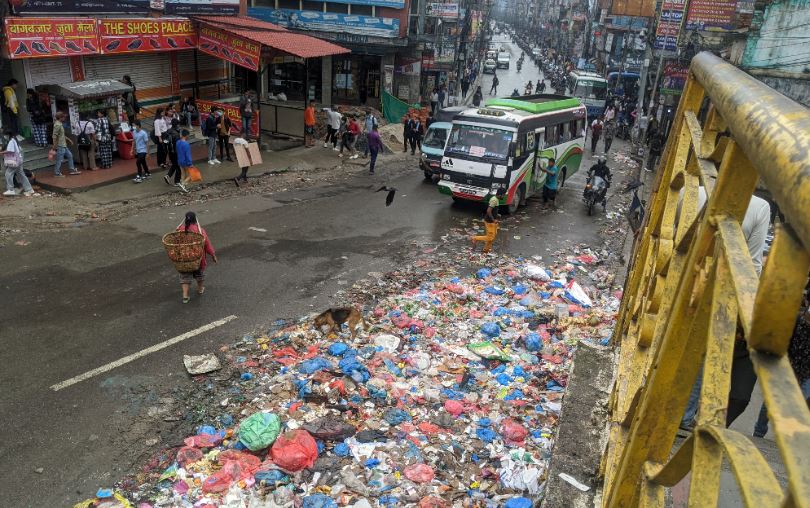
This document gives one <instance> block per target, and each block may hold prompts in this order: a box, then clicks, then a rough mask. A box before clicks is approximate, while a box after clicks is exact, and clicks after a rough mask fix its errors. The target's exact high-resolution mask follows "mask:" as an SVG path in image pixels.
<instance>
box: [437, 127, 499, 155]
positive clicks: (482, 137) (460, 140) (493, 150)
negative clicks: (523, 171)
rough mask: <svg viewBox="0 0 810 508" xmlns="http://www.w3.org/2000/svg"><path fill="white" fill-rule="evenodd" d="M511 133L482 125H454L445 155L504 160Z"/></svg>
mask: <svg viewBox="0 0 810 508" xmlns="http://www.w3.org/2000/svg"><path fill="white" fill-rule="evenodd" d="M511 141H512V133H511V132H509V131H507V130H503V129H495V128H492V127H485V126H483V125H454V126H453V130H452V132H451V133H450V139H449V140H448V141H447V148H446V149H445V153H447V154H457V155H466V156H469V157H479V158H489V159H497V160H506V159H507V158H508V157H509V143H510V142H511Z"/></svg>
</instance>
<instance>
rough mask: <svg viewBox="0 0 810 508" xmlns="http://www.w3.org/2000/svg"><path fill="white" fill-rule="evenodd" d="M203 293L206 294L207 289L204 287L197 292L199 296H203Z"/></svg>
mask: <svg viewBox="0 0 810 508" xmlns="http://www.w3.org/2000/svg"><path fill="white" fill-rule="evenodd" d="M203 293H205V288H204V287H202V288H200V289H198V290H197V294H198V295H201V294H203Z"/></svg>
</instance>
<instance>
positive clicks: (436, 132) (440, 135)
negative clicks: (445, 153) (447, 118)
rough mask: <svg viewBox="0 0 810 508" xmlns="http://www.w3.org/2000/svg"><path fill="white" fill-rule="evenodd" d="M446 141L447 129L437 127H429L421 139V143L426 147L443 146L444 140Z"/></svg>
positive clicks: (439, 147)
mask: <svg viewBox="0 0 810 508" xmlns="http://www.w3.org/2000/svg"><path fill="white" fill-rule="evenodd" d="M445 141H447V129H437V128H436V127H431V128H430V129H428V131H427V134H425V139H423V140H422V145H423V146H426V147H428V148H437V149H441V148H444V142H445Z"/></svg>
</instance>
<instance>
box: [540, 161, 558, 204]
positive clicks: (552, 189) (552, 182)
mask: <svg viewBox="0 0 810 508" xmlns="http://www.w3.org/2000/svg"><path fill="white" fill-rule="evenodd" d="M540 170H541V171H542V172H543V173H545V174H546V181H545V183H544V184H543V204H544V205H545V204H546V203H548V202H549V201H551V205H552V206H556V199H557V174H558V173H559V172H560V170H559V169H558V168H557V161H555V160H554V159H549V160H548V167H545V168H544V167H542V166H540Z"/></svg>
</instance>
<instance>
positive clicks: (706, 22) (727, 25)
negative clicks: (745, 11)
mask: <svg viewBox="0 0 810 508" xmlns="http://www.w3.org/2000/svg"><path fill="white" fill-rule="evenodd" d="M736 14H737V0H712V1H707V0H691V1H690V2H689V10H688V12H687V14H686V29H687V30H711V29H715V30H733V29H734V28H735V23H734V21H735V18H736Z"/></svg>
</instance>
